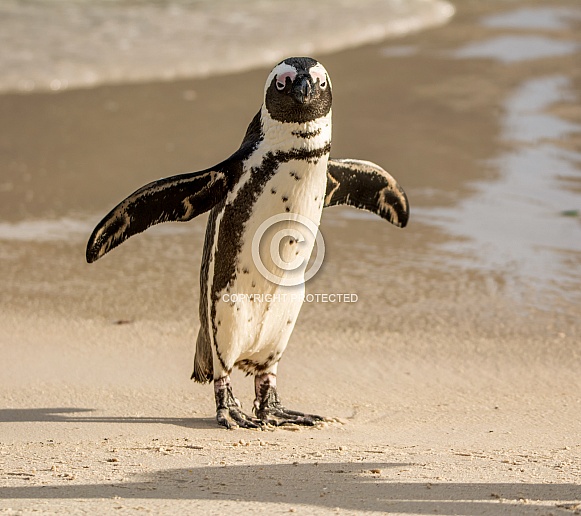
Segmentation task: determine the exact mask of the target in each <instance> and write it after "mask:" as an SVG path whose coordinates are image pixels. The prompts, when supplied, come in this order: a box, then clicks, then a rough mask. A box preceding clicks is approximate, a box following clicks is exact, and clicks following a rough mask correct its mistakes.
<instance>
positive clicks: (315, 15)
mask: <svg viewBox="0 0 581 516" xmlns="http://www.w3.org/2000/svg"><path fill="white" fill-rule="evenodd" d="M453 13H454V8H453V7H452V5H451V4H450V3H448V2H446V1H444V0H317V1H316V2H315V1H313V0H290V1H286V2H282V1H280V0H2V1H1V2H0V92H3V91H4V92H6V91H20V92H28V91H39V90H40V91H42V90H55V91H58V90H63V89H67V88H79V87H91V86H96V85H99V84H103V83H122V82H139V81H150V80H160V79H162V80H164V79H165V80H171V79H176V78H186V77H203V76H208V75H214V74H222V73H228V72H236V71H241V70H246V69H250V68H253V67H257V66H262V65H266V64H270V63H275V62H277V61H279V60H281V59H283V58H284V57H287V56H289V55H317V54H321V53H327V52H332V51H337V50H341V49H344V48H349V47H353V46H357V45H362V44H365V43H371V42H375V41H380V40H382V39H384V38H386V37H389V36H397V35H402V34H406V33H409V32H412V31H416V30H420V29H423V28H425V27H429V26H435V25H438V24H442V23H445V22H446V21H447V20H448V19H449V18H450V17H451V16H452V15H453Z"/></svg>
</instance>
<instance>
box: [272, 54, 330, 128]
mask: <svg viewBox="0 0 581 516" xmlns="http://www.w3.org/2000/svg"><path fill="white" fill-rule="evenodd" d="M331 102H332V94H331V81H330V80H329V75H328V74H327V70H325V67H324V66H323V65H322V64H321V63H319V62H318V61H316V60H315V59H312V58H310V57H289V58H288V59H285V60H284V61H282V62H280V63H278V64H277V65H276V66H275V67H274V69H273V70H272V72H270V75H269V76H268V79H267V81H266V86H265V88H264V104H265V106H266V109H267V110H268V113H269V114H270V116H271V117H272V118H273V119H274V120H278V121H279V122H290V123H305V122H310V121H312V120H316V119H317V118H320V117H322V116H325V115H327V114H328V113H329V111H330V110H331Z"/></svg>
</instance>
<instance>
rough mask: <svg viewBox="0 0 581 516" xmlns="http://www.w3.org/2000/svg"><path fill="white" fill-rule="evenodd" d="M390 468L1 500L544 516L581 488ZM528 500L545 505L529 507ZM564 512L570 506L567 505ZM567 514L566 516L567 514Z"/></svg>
mask: <svg viewBox="0 0 581 516" xmlns="http://www.w3.org/2000/svg"><path fill="white" fill-rule="evenodd" d="M401 467H405V464H387V463H310V464H266V465H246V466H244V465H238V466H221V467H215V466H214V467H197V468H192V469H170V470H163V471H156V472H154V473H151V474H148V475H147V476H144V477H142V479H141V480H139V481H135V482H124V483H117V484H84V485H71V484H68V485H66V486H23V487H0V499H97V498H112V497H115V496H117V497H120V498H123V499H160V500H170V499H174V500H221V501H247V502H263V503H281V502H284V503H290V504H302V505H310V506H313V507H321V508H334V507H338V508H342V509H346V510H354V511H358V510H364V511H384V512H397V513H414V514H434V513H440V514H441V513H445V514H452V515H469V514H470V515H471V514H501V513H503V514H506V513H507V512H509V513H511V514H514V513H518V514H539V510H540V511H541V512H542V511H543V509H544V510H548V509H550V508H551V507H552V508H554V507H555V506H556V504H557V501H558V500H567V501H568V502H569V505H568V506H565V507H563V508H564V509H567V508H569V509H572V512H571V513H573V512H574V511H575V504H574V503H571V501H573V500H580V499H581V486H579V485H574V484H540V483H539V484H518V483H514V484H511V483H498V484H494V483H481V484H479V483H434V484H430V483H403V482H392V481H388V480H386V479H382V478H381V477H380V476H378V475H374V474H373V473H371V470H377V469H379V470H386V469H389V468H401ZM527 500H533V501H537V502H541V506H539V505H538V504H529V503H528V502H527ZM563 505H565V504H563ZM567 512H569V511H567Z"/></svg>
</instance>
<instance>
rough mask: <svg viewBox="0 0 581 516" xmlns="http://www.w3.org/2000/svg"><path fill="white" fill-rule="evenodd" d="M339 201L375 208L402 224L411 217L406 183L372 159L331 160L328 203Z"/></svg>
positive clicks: (334, 204)
mask: <svg viewBox="0 0 581 516" xmlns="http://www.w3.org/2000/svg"><path fill="white" fill-rule="evenodd" d="M338 204H346V205H348V206H353V207H355V208H359V209H362V210H367V211H371V212H373V213H376V214H377V215H379V216H380V217H381V218H384V219H386V220H388V221H389V222H391V223H392V224H394V225H396V226H398V227H400V228H403V227H405V225H406V224H407V222H408V218H409V204H408V199H407V196H406V194H405V192H404V191H403V189H402V187H401V186H399V185H398V184H397V181H396V180H395V179H394V178H393V177H392V176H391V175H389V174H388V173H387V172H386V171H385V170H383V169H382V168H381V167H380V166H379V165H376V164H375V163H372V162H371V161H362V160H358V159H330V160H329V164H328V166H327V192H326V194H325V207H327V206H336V205H338Z"/></svg>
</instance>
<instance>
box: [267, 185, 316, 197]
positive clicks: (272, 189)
mask: <svg viewBox="0 0 581 516" xmlns="http://www.w3.org/2000/svg"><path fill="white" fill-rule="evenodd" d="M270 193H271V194H272V195H274V194H275V193H276V188H271V189H270ZM315 200H316V199H315Z"/></svg>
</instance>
